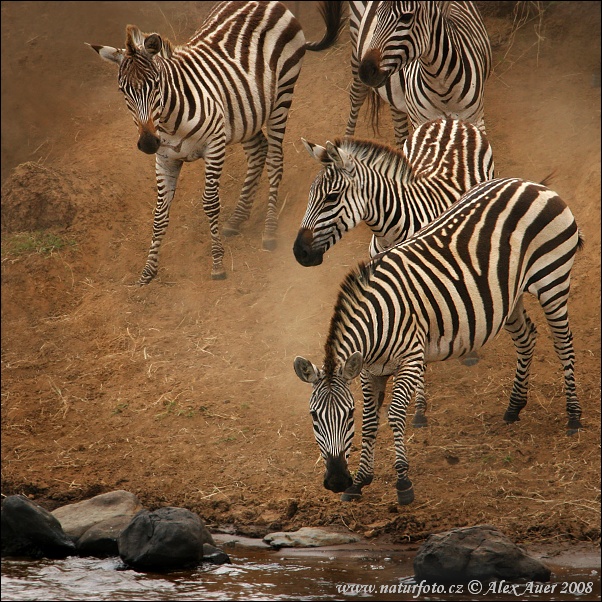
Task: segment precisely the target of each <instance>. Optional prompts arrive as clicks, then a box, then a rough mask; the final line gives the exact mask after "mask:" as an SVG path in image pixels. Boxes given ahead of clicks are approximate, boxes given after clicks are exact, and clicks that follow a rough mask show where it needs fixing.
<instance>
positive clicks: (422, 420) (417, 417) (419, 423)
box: [412, 414, 428, 428]
mask: <svg viewBox="0 0 602 602" xmlns="http://www.w3.org/2000/svg"><path fill="white" fill-rule="evenodd" d="M427 425H428V420H427V419H426V416H425V415H424V414H414V419H413V420H412V426H413V427H416V428H422V427H424V426H427Z"/></svg>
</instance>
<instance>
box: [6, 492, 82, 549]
mask: <svg viewBox="0 0 602 602" xmlns="http://www.w3.org/2000/svg"><path fill="white" fill-rule="evenodd" d="M75 553H76V551H75V544H74V543H73V542H72V541H71V540H70V539H69V537H67V535H66V533H65V532H64V531H63V528H62V527H61V523H60V522H59V521H58V520H57V519H56V518H55V517H54V516H53V515H52V514H51V513H50V512H48V511H47V510H45V509H44V508H42V507H41V506H39V505H38V504H36V503H35V502H32V501H31V500H28V499H27V498H26V497H25V496H23V495H10V496H8V497H7V498H6V499H5V500H4V501H3V502H2V556H26V557H29V558H44V557H48V558H66V557H67V556H73V555H75Z"/></svg>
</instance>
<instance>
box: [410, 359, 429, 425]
mask: <svg viewBox="0 0 602 602" xmlns="http://www.w3.org/2000/svg"><path fill="white" fill-rule="evenodd" d="M425 370H426V366H425V365H424V364H422V378H421V379H420V382H419V383H418V386H417V388H416V398H415V401H414V406H415V407H416V412H415V414H414V418H413V420H412V426H413V427H416V428H421V427H424V426H427V419H426V416H425V414H426V397H425V395H424V373H425Z"/></svg>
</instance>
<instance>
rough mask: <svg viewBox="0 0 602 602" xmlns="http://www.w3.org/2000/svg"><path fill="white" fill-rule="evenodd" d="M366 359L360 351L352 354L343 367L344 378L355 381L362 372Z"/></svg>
mask: <svg viewBox="0 0 602 602" xmlns="http://www.w3.org/2000/svg"><path fill="white" fill-rule="evenodd" d="M363 365H364V358H363V357H362V354H361V353H360V352H359V351H356V352H355V353H352V354H351V356H350V357H349V358H348V359H347V361H346V362H345V365H344V366H343V378H344V379H345V380H353V379H354V378H355V377H356V376H358V375H359V373H360V372H361V371H362V366H363Z"/></svg>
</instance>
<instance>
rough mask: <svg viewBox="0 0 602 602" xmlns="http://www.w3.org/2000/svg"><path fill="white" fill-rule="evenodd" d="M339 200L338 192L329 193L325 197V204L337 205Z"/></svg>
mask: <svg viewBox="0 0 602 602" xmlns="http://www.w3.org/2000/svg"><path fill="white" fill-rule="evenodd" d="M338 200H339V193H338V192H329V193H328V194H327V195H326V196H325V197H324V202H325V203H336V202H337V201H338Z"/></svg>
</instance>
